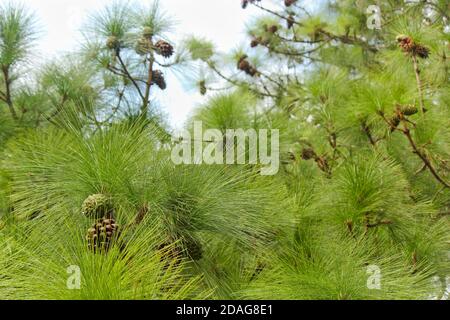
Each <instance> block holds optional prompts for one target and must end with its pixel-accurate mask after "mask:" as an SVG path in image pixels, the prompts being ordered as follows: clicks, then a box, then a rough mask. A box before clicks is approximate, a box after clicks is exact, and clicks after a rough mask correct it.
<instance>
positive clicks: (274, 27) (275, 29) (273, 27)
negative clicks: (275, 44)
mask: <svg viewBox="0 0 450 320" xmlns="http://www.w3.org/2000/svg"><path fill="white" fill-rule="evenodd" d="M267 31H268V32H270V33H277V31H278V26H277V25H272V26H270V27H269V28H268V29H267Z"/></svg>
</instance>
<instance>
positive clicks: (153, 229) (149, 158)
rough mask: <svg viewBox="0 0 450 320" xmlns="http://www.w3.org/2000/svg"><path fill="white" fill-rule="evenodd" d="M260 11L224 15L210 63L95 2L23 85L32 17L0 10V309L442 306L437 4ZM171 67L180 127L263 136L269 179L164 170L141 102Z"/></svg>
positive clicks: (445, 190) (442, 99) (443, 37)
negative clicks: (400, 302)
mask: <svg viewBox="0 0 450 320" xmlns="http://www.w3.org/2000/svg"><path fill="white" fill-rule="evenodd" d="M269 3H270V0H263V1H242V2H241V5H242V6H243V7H245V8H247V7H249V6H253V7H255V8H257V9H259V10H261V12H262V13H263V15H262V16H261V17H257V19H255V20H254V22H253V23H252V24H250V25H249V27H248V36H249V41H248V46H244V47H240V48H237V49H236V50H233V51H232V52H230V53H228V54H221V53H220V52H217V50H216V46H215V45H214V44H213V43H212V42H210V41H208V40H205V39H199V38H195V37H190V38H188V39H186V40H185V41H184V42H183V43H181V44H178V45H175V44H174V43H172V41H171V39H170V36H169V33H168V31H170V26H171V23H170V19H168V18H167V17H166V15H165V14H163V12H162V11H161V6H160V4H159V3H158V2H154V4H153V5H152V6H150V7H134V6H131V5H128V4H122V3H115V4H113V5H111V6H107V7H106V8H105V9H104V10H102V11H100V12H97V13H95V14H93V15H92V17H91V19H90V21H89V23H88V24H87V26H86V29H85V33H84V34H85V36H86V43H85V45H84V46H83V48H82V50H80V51H77V52H73V53H71V54H69V55H67V56H63V57H60V58H59V59H56V60H54V61H50V62H47V63H46V64H44V66H43V67H42V68H40V69H39V70H37V72H36V73H35V74H34V75H33V80H34V81H33V85H30V84H28V85H26V84H23V85H19V80H17V79H20V76H21V74H22V73H21V72H20V71H21V68H23V67H24V66H25V65H26V64H24V62H26V59H27V57H28V53H29V49H30V46H31V44H32V43H33V40H34V39H35V38H34V36H35V33H34V30H35V29H34V24H33V21H34V18H33V17H32V16H31V15H29V14H28V13H27V11H26V10H25V9H23V8H22V7H15V6H13V5H9V6H4V7H2V8H1V9H0V17H1V19H0V44H1V46H0V67H1V69H2V71H3V72H2V75H1V76H0V125H1V126H0V139H2V140H1V141H0V147H1V149H0V299H176V300H179V299H343V300H347V299H429V298H435V299H440V298H442V297H444V296H445V295H444V291H445V287H444V282H443V280H444V279H445V277H446V276H448V274H449V271H450V270H449V265H450V264H449V261H448V255H447V253H448V250H449V243H450V239H449V235H450V232H449V220H448V216H449V215H448V212H449V210H450V202H449V199H450V186H449V183H450V174H449V171H450V169H449V159H450V132H449V130H448V119H449V118H450V117H449V116H450V115H449V110H448V105H449V102H450V95H449V92H450V90H449V82H448V70H449V69H448V64H449V61H448V57H449V56H450V52H449V37H448V21H449V17H448V14H447V11H448V10H447V9H446V5H447V2H446V1H433V2H431V1H421V2H414V3H410V4H405V3H403V2H402V1H378V5H379V6H380V9H381V12H382V13H383V15H382V17H381V18H382V19H381V20H379V21H378V22H380V25H376V23H378V22H377V21H375V25H374V24H370V23H369V24H368V23H367V22H368V18H373V17H368V15H367V14H366V8H367V6H368V5H370V4H372V3H371V2H370V1H365V0H361V1H356V2H355V1H350V0H348V1H347V0H345V1H323V2H321V3H318V4H316V5H315V6H313V7H304V6H303V2H301V1H278V0H277V1H274V2H273V4H276V5H277V6H269ZM236 5H237V0H236ZM273 8H278V9H273ZM424 9H426V10H424ZM424 14H425V16H424ZM369 21H370V20H369ZM374 26H375V27H376V28H373V27H374ZM185 62H195V65H196V66H198V67H199V70H198V72H196V74H198V75H199V77H198V78H197V79H193V80H194V81H193V82H194V83H195V85H196V86H197V87H198V89H199V90H200V92H201V93H202V94H203V95H205V96H206V97H205V103H204V104H203V105H201V106H199V107H198V108H197V109H196V110H195V111H194V112H193V113H192V116H191V118H190V119H189V121H188V125H190V124H191V122H193V121H197V120H200V121H202V123H203V125H204V127H205V128H210V129H218V130H219V131H220V132H221V133H222V134H223V135H225V133H226V130H227V129H237V128H241V129H280V130H281V132H280V144H281V146H280V148H281V152H282V154H281V159H280V160H281V163H282V167H281V168H280V171H279V173H278V174H277V175H275V176H269V177H263V176H261V175H260V174H259V170H260V165H258V164H250V165H244V166H241V165H223V166H209V165H179V166H176V165H174V164H173V163H172V161H171V157H170V150H171V148H173V147H174V146H175V145H176V144H177V143H178V142H176V141H175V139H173V141H171V139H170V138H171V135H170V132H169V130H167V127H166V126H165V124H164V122H163V121H161V119H160V118H159V115H158V113H157V110H156V106H155V104H154V103H153V100H152V99H151V98H152V97H153V95H154V91H155V90H159V89H162V90H164V89H165V88H166V86H170V85H171V84H170V83H168V82H167V81H166V78H165V75H166V72H165V71H166V70H170V69H171V68H173V67H175V66H178V67H185ZM192 73H193V72H192ZM192 73H191V74H192ZM11 75H14V76H11ZM191 80H192V79H191ZM224 84H226V85H225V86H224ZM224 87H225V88H226V91H225V92H220V91H223V90H221V89H223V88H224ZM212 92H214V94H212ZM205 143H206V142H205ZM70 270H72V271H73V270H79V272H80V273H79V275H80V278H79V279H78V280H77V279H76V278H70V279H75V280H74V282H73V283H69V282H68V272H69V271H70ZM75 274H76V273H75ZM377 275H378V276H381V278H380V277H378V278H377ZM436 279H439V281H438V282H439V283H440V287H439V288H436V287H435V286H434V285H433V281H434V282H435V280H436ZM77 281H79V284H80V289H79V290H70V286H73V285H77Z"/></svg>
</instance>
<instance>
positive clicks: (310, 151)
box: [302, 148, 317, 160]
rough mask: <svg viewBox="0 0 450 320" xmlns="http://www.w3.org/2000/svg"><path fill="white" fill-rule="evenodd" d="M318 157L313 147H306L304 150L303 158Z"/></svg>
mask: <svg viewBox="0 0 450 320" xmlns="http://www.w3.org/2000/svg"><path fill="white" fill-rule="evenodd" d="M315 158H317V154H316V152H315V151H314V150H313V149H312V148H306V149H303V150H302V159H303V160H311V159H315Z"/></svg>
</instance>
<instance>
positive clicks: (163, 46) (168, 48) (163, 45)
mask: <svg viewBox="0 0 450 320" xmlns="http://www.w3.org/2000/svg"><path fill="white" fill-rule="evenodd" d="M155 49H156V53H157V54H159V55H161V56H163V57H164V58H170V57H171V56H172V55H173V46H172V45H171V44H170V43H168V42H166V41H164V40H159V41H158V42H156V44H155Z"/></svg>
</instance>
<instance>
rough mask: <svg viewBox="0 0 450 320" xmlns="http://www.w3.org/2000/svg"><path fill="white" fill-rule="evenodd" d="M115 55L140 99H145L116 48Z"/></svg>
mask: <svg viewBox="0 0 450 320" xmlns="http://www.w3.org/2000/svg"><path fill="white" fill-rule="evenodd" d="M116 56H117V59H118V60H119V63H120V65H121V66H122V69H123V71H124V72H125V74H126V76H127V78H128V79H129V80H130V81H131V82H132V83H133V85H134V86H135V88H136V90H137V92H138V94H139V96H140V97H141V99H142V101H144V100H145V97H144V95H143V94H142V91H141V88H140V87H139V85H138V84H137V82H136V80H135V79H134V77H133V76H132V75H131V74H130V72H129V71H128V68H127V66H126V64H125V63H124V62H123V59H122V57H121V56H120V49H117V50H116Z"/></svg>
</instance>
